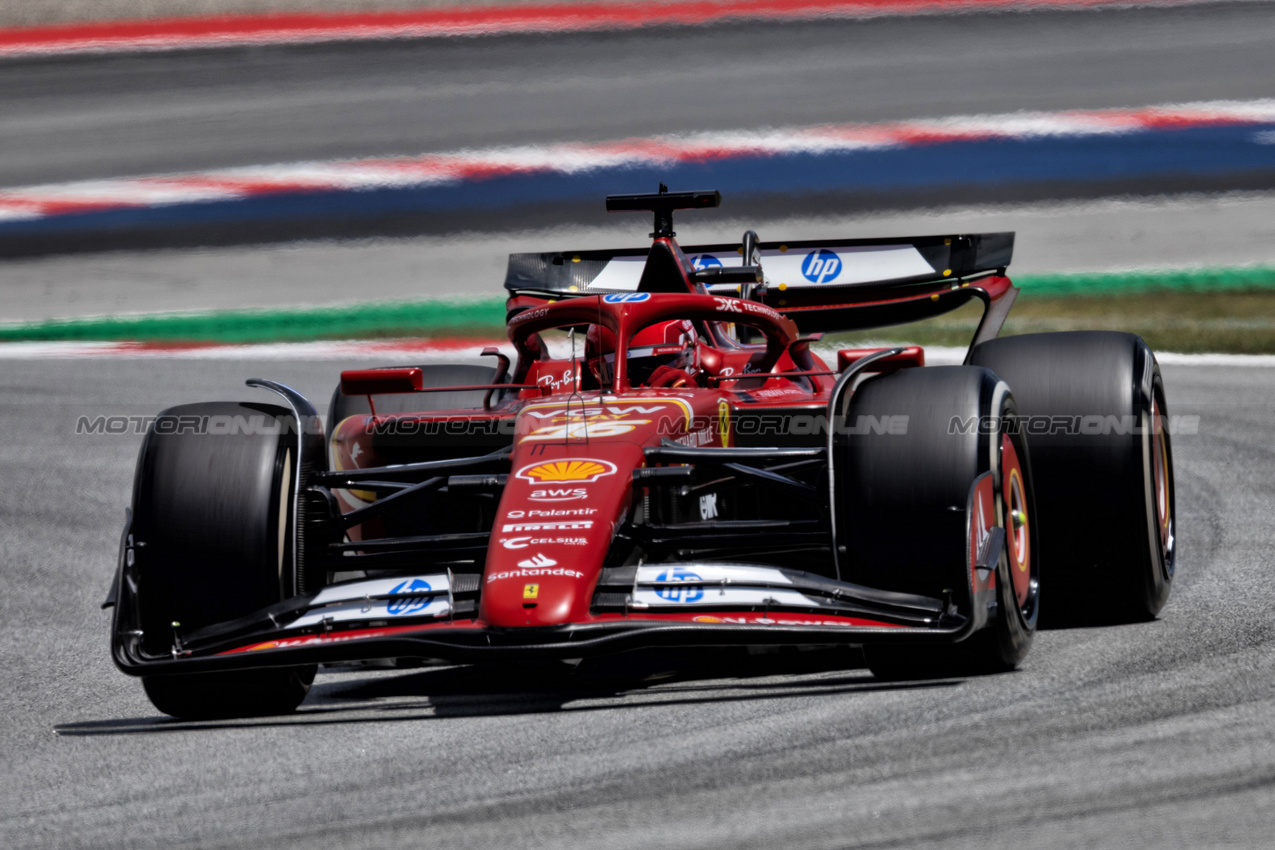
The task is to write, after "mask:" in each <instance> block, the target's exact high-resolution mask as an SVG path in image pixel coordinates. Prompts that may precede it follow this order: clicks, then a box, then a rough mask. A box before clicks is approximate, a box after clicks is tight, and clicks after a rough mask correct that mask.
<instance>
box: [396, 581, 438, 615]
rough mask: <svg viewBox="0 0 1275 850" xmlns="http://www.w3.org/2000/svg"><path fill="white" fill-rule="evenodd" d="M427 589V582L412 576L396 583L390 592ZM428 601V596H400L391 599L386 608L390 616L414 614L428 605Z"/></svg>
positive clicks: (423, 590)
mask: <svg viewBox="0 0 1275 850" xmlns="http://www.w3.org/2000/svg"><path fill="white" fill-rule="evenodd" d="M429 589H430V588H429V582H427V581H424V580H422V579H419V578H414V579H411V580H409V581H405V582H403V583H402V584H400V585H398V586H397V587H395V588H394V589H393V590H391V591H390V593H413V592H427V591H429ZM429 602H430V597H428V596H400V597H398V598H397V599H391V600H390V603H389V605H387V606H386V609H387V610H388V611H389V612H390V615H391V616H394V617H401V616H403V615H404V614H415V613H416V612H417V611H423V610H424V609H425V608H428V607H429Z"/></svg>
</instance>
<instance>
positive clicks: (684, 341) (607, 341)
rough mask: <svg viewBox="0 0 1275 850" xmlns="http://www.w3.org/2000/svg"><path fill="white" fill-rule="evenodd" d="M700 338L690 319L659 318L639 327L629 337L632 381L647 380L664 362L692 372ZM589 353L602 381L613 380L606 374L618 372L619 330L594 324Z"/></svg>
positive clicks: (638, 383)
mask: <svg viewBox="0 0 1275 850" xmlns="http://www.w3.org/2000/svg"><path fill="white" fill-rule="evenodd" d="M698 341H699V336H698V335H697V334H696V333H695V325H694V323H693V322H691V321H689V320H687V319H673V320H671V321H667V322H657V323H655V324H653V325H648V326H646V327H645V328H643V329H642V330H640V331H638V332H637V333H636V334H634V335H633V339H631V340H630V341H629V356H628V373H629V385H630V386H634V387H639V386H643V385H644V384H647V383H648V382H649V381H650V379H651V375H652V374H653V373H654V372H655V371H656V370H657V369H659V368H660V367H661V366H668V367H669V368H670V369H682V370H685V371H687V372H692V371H693V370H694V369H695V368H696V365H697V364H696V360H697V358H698V349H697V343H698ZM585 356H586V358H587V359H588V363H589V367H590V368H591V369H592V370H593V373H594V375H595V376H596V377H597V378H598V381H599V383H601V384H603V385H606V384H609V383H610V380H606V378H608V377H610V376H614V375H615V334H613V333H611V332H610V331H609V330H607V329H606V328H604V327H601V326H600V325H590V326H589V333H588V335H587V336H586V337H585Z"/></svg>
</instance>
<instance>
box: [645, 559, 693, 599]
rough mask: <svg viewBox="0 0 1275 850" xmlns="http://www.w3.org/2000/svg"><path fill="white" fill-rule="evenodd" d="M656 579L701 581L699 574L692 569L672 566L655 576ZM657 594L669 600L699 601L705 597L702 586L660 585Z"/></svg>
mask: <svg viewBox="0 0 1275 850" xmlns="http://www.w3.org/2000/svg"><path fill="white" fill-rule="evenodd" d="M655 580H656V581H686V582H691V581H695V582H697V581H701V580H702V579H700V577H699V576H697V575H696V574H695V573H693V572H691V571H690V570H683V569H679V568H678V567H670V568H669V569H667V570H665V571H664V572H662V573H660V574H659V575H658V576H656V577H655ZM655 595H656V596H658V597H660V598H661V599H666V600H668V601H669V602H699V601H700V600H701V599H703V598H704V588H702V587H658V588H656V589H655Z"/></svg>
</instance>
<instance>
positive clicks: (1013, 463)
mask: <svg viewBox="0 0 1275 850" xmlns="http://www.w3.org/2000/svg"><path fill="white" fill-rule="evenodd" d="M1001 486H1002V494H1001V495H1002V499H1003V502H1002V504H1003V505H1004V510H1005V520H1004V522H1005V537H1006V544H1007V546H1006V548H1007V550H1008V551H1007V555H1008V558H1009V574H1010V580H1011V582H1012V583H1013V585H1014V599H1015V601H1016V602H1017V603H1018V607H1019V609H1020V611H1022V613H1023V617H1024V618H1025V619H1030V614H1031V612H1030V610H1029V609H1030V608H1031V607H1034V604H1035V603H1034V599H1033V597H1034V595H1035V594H1034V593H1033V591H1034V587H1035V584H1036V577H1035V576H1034V575H1033V574H1032V552H1031V543H1032V541H1031V524H1030V521H1029V518H1028V516H1027V496H1026V491H1025V489H1024V483H1023V471H1022V464H1021V462H1020V461H1019V458H1018V451H1017V450H1016V449H1015V448H1014V443H1013V441H1012V440H1010V438H1009V436H1008V435H1002V437H1001Z"/></svg>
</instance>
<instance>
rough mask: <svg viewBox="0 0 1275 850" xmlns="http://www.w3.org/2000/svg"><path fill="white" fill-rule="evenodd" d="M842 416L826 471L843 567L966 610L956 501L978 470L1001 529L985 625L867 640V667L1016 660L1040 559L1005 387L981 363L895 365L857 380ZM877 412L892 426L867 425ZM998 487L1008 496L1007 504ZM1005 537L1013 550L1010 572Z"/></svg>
mask: <svg viewBox="0 0 1275 850" xmlns="http://www.w3.org/2000/svg"><path fill="white" fill-rule="evenodd" d="M848 415H849V418H848V420H847V422H848V423H850V424H852V425H855V426H856V427H853V428H851V429H850V433H849V434H848V435H847V437H846V438H845V439H844V441H843V442H842V445H841V447H840V448H839V449H835V451H836V459H835V470H836V472H835V473H834V474H835V475H837V480H838V482H839V483H838V485H837V486H838V494H839V500H838V501H839V504H838V505H837V512H838V529H839V532H838V544H839V551H844V553H845V554H844V556H843V557H844V558H845V559H846V562H847V563H846V566H847V567H848V569H846V570H843V576H844V577H846V578H848V579H849V580H850V581H853V582H858V583H862V584H866V585H868V586H869V587H880V588H883V589H888V590H897V591H902V592H908V593H919V594H923V595H926V596H931V597H942V596H948V597H950V598H953V599H956V600H959V599H962V598H964V599H965V602H964V603H963V605H964V608H965V611H964V613H965V614H966V615H971V614H972V613H973V612H972V610H971V606H972V604H974V603H973V601H971V600H968V591H967V588H968V586H969V579H968V575H969V573H968V571H969V564H968V557H969V556H968V552H969V545H970V544H969V540H968V537H967V534H968V533H969V532H968V527H967V512H966V505H967V503H968V500H969V494H970V488H971V487H972V486H973V484H974V483H975V481H976V479H978V478H979V477H980V476H981V475H983V474H984V473H988V472H990V473H991V475H992V483H993V489H994V492H995V497H994V498H995V502H996V505H995V513H996V517H997V519H996V523H997V524H998V525H1000V526H1001V527H1003V528H1005V530H1006V540H1007V545H1006V547H1005V549H1004V551H1003V552H1002V556H1001V559H1000V561H999V563H998V564H997V565H996V579H997V580H996V594H997V595H996V604H995V605H994V606H992V607H991V608H990V609H989V619H990V622H989V623H988V625H987V626H986V627H984V628H983V629H981V630H979V631H977V632H975V633H974V635H972V636H971V637H969V638H967V639H966V640H965V641H963V642H961V643H958V644H951V645H932V644H924V645H923V644H917V645H897V646H894V645H891V646H872V645H869V646H867V647H865V649H864V655H865V659H866V661H867V663H868V666H869V668H870V669H871V670H872V672H873V673H874V675H876V676H877V677H878V678H882V679H902V678H933V677H937V676H962V675H975V674H982V673H995V672H1002V671H1007V670H1012V669H1014V668H1015V667H1017V666H1018V664H1019V663H1021V662H1022V660H1023V659H1024V658H1025V657H1026V656H1027V653H1028V650H1029V649H1030V648H1031V643H1032V638H1033V636H1034V635H1035V631H1036V624H1037V618H1038V616H1039V610H1040V608H1039V593H1040V561H1039V558H1038V556H1037V555H1036V552H1037V551H1038V550H1039V546H1038V545H1037V541H1036V540H1035V536H1036V535H1035V525H1034V519H1033V516H1034V514H1035V507H1034V504H1033V503H1032V476H1031V471H1032V470H1031V465H1030V460H1029V456H1028V451H1027V445H1026V443H1025V441H1024V440H1023V437H1022V435H1021V433H1020V432H1019V429H1018V428H1017V427H1016V420H1017V408H1016V406H1015V403H1014V397H1013V395H1012V394H1011V393H1010V392H1009V388H1008V387H1007V386H1006V384H1005V382H1004V381H1001V380H1000V379H999V378H997V377H996V375H995V374H993V373H992V372H991V371H989V370H987V369H981V368H976V367H970V366H948V367H929V368H923V369H905V370H901V371H898V372H895V373H892V374H887V375H883V376H881V377H878V378H874V379H872V380H869V381H866V382H865V383H864V384H863V385H862V386H861V387H860V388H859V389H858V390H857V391H856V392H855V394H854V396H853V398H852V400H851V404H850V406H849V409H848ZM884 422H889V423H894V424H897V425H899V426H900V427H897V428H895V427H877V425H878V424H879V423H884ZM904 423H906V427H902V425H903V424H904ZM860 425H862V427H858V426H860ZM1006 481H1009V482H1010V485H1009V486H1008V487H1007V486H1006V485H1005V482H1006ZM1007 492H1012V494H1013V495H1012V497H1011V498H1012V499H1013V501H1014V504H1013V505H1009V504H1006V496H1005V494H1006V493H1007ZM1015 516H1017V518H1018V519H1017V520H1015V519H1014V517H1015ZM843 541H844V542H843ZM841 546H844V550H842V549H841V548H840V547H841ZM1015 546H1019V547H1022V548H1021V552H1022V553H1023V557H1022V558H1020V559H1019V560H1020V561H1021V563H1020V564H1019V565H1018V566H1016V567H1015V571H1014V572H1012V571H1011V563H1010V551H1011V549H1014V547H1015ZM1016 551H1017V550H1016ZM1018 571H1021V575H1019V574H1018ZM984 604H985V603H984Z"/></svg>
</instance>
